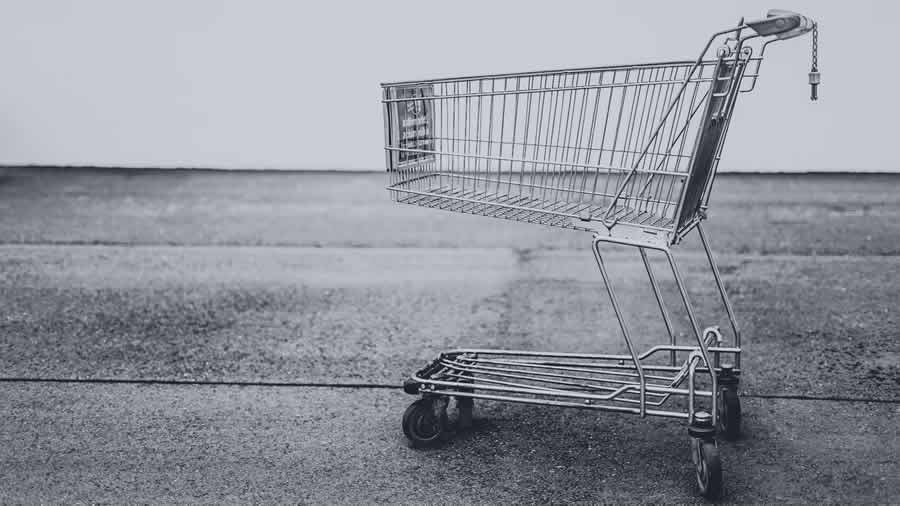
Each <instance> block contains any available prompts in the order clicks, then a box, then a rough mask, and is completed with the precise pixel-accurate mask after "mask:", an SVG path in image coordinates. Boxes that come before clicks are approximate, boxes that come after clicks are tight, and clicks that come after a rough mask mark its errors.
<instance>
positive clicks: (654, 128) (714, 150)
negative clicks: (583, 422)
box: [382, 10, 819, 498]
mask: <svg viewBox="0 0 900 506" xmlns="http://www.w3.org/2000/svg"><path fill="white" fill-rule="evenodd" d="M809 31H812V32H813V69H812V72H810V75H809V77H810V84H811V85H812V98H813V99H815V98H817V97H816V86H817V85H818V83H819V78H818V69H817V68H816V64H817V62H816V57H817V55H816V38H817V25H816V23H815V22H813V21H812V20H810V19H809V18H807V17H804V16H801V15H799V14H796V13H792V12H788V11H777V10H773V11H770V12H769V13H768V16H767V17H766V18H765V19H761V20H758V21H750V22H744V21H743V20H741V22H740V23H739V24H738V26H736V27H734V28H730V29H727V30H723V31H720V32H716V33H715V34H713V36H712V37H710V39H709V41H708V42H707V43H706V45H705V46H704V47H703V51H702V52H701V53H700V57H699V58H698V59H697V60H686V61H676V62H666V63H653V64H640V65H622V66H608V67H591V68H578V69H568V70H557V71H546V72H525V73H516V74H497V75H487V76H474V77H462V78H451V79H434V80H427V81H408V82H398V83H388V84H383V85H382V87H383V99H382V103H383V106H384V135H385V163H386V165H387V170H388V174H389V179H390V184H389V186H388V187H387V189H388V190H389V192H390V193H391V195H392V196H393V198H394V200H396V201H397V202H402V203H405V204H413V205H417V206H424V207H432V208H435V209H444V210H448V211H455V212H460V213H469V214H476V215H482V216H490V217H494V218H503V219H507V220H514V221H521V222H527V223H536V224H541V225H549V226H555V227H562V228H568V229H573V230H581V231H586V232H591V233H592V234H593V243H592V250H593V255H594V259H595V260H596V263H597V266H598V267H599V269H600V274H601V276H602V278H603V281H604V283H605V285H606V290H607V292H608V294H609V299H610V302H611V303H612V308H613V310H614V312H615V314H616V317H617V319H618V322H619V327H620V329H621V332H622V334H623V336H624V338H625V345H626V347H627V352H628V353H627V354H581V353H553V352H547V353H540V352H533V351H509V350H488V349H457V350H452V351H447V352H445V353H442V354H441V355H440V356H439V357H437V358H436V359H434V360H433V361H432V362H431V363H429V364H428V365H427V366H426V367H424V368H423V369H422V370H420V371H418V372H416V373H415V374H413V375H412V376H411V377H410V378H409V379H408V380H407V381H406V382H405V384H404V389H405V391H406V392H407V393H409V394H415V395H421V396H422V397H421V398H420V399H419V400H416V401H415V402H413V403H412V405H410V406H409V408H408V409H407V410H406V412H405V413H404V414H403V420H402V427H403V432H404V434H405V435H406V437H407V438H408V440H409V441H410V443H411V445H412V446H414V447H424V446H431V445H435V444H438V443H439V442H441V441H444V440H446V439H447V437H448V435H450V434H452V432H454V431H455V430H459V429H462V428H465V427H467V426H468V425H469V424H470V423H471V417H472V409H473V402H474V399H487V400H494V401H510V402H520V403H529V404H541V405H551V406H564V407H578V408H587V409H597V410H605V411H618V412H623V413H634V414H637V415H640V416H641V417H645V416H649V415H652V416H662V417H671V418H678V419H683V420H686V421H687V422H688V433H689V435H690V436H691V448H692V456H693V462H694V466H695V469H696V477H697V483H698V485H699V488H700V492H701V493H702V494H703V495H704V496H706V497H708V498H715V497H717V496H719V495H720V493H721V491H722V466H721V462H720V458H719V450H718V447H717V444H716V436H717V434H719V435H721V436H723V437H724V438H725V439H729V440H733V439H735V438H736V437H738V434H739V432H740V422H741V407H740V399H739V396H738V383H739V377H740V374H741V352H742V350H741V334H740V331H739V329H738V325H737V322H736V321H735V316H734V311H733V309H732V306H731V303H730V302H729V300H728V296H727V294H726V292H725V287H724V285H723V283H722V278H721V276H720V275H719V271H718V269H717V267H716V263H715V261H714V259H713V255H712V252H711V251H710V248H709V240H708V239H707V236H706V234H705V233H704V232H703V228H702V226H701V222H702V221H703V220H704V219H705V218H706V212H707V208H708V202H709V197H710V192H711V189H712V184H713V180H714V178H715V174H716V168H717V165H718V162H719V158H720V155H721V152H722V146H723V143H724V140H725V137H726V134H727V132H728V126H729V124H730V122H731V119H732V113H733V111H734V107H735V102H736V100H737V97H738V95H739V93H741V92H749V91H752V90H753V88H754V87H755V86H756V82H757V79H758V76H759V69H760V65H761V64H762V61H763V55H764V53H765V50H766V48H767V47H768V45H769V44H770V43H772V42H775V41H777V40H784V39H789V38H793V37H796V36H799V35H802V34H805V33H807V32H809ZM694 230H696V231H697V233H698V235H699V237H700V240H701V242H702V244H703V248H704V250H705V252H706V258H707V259H708V261H709V266H710V269H711V270H712V274H713V277H714V278H715V283H716V287H717V289H718V292H719V294H720V295H721V299H722V304H723V306H724V309H725V313H726V314H727V316H728V320H729V322H730V328H731V332H730V335H727V336H726V335H725V334H723V332H720V330H719V328H718V327H708V328H705V329H702V328H701V327H700V324H699V323H698V321H697V317H696V315H695V312H694V309H693V308H692V305H691V303H690V300H689V297H688V292H687V290H686V288H685V284H684V280H683V277H682V275H681V273H680V271H679V269H678V267H677V264H676V261H675V259H674V257H673V256H672V253H671V247H672V246H675V245H677V244H678V243H679V242H680V241H681V240H682V239H683V238H684V237H685V236H686V235H687V234H689V233H690V232H691V231H694ZM604 243H615V244H619V245H627V246H633V247H635V248H637V249H638V252H639V253H640V257H641V260H642V261H643V264H644V267H645V268H646V271H647V275H648V277H649V279H650V285H651V286H652V288H653V293H654V294H655V298H656V301H657V303H658V305H659V310H660V315H661V317H662V320H663V323H664V325H665V328H666V329H667V331H668V336H667V339H665V340H664V342H663V343H661V344H658V345H655V346H652V347H650V348H649V349H646V350H643V351H639V350H638V349H636V346H635V344H634V340H633V339H632V336H631V334H630V333H629V330H628V327H627V326H626V324H625V321H624V320H623V316H622V310H621V307H620V305H619V302H618V299H617V298H616V294H615V291H614V290H613V287H612V285H611V284H610V276H609V274H608V271H607V268H606V267H605V265H604V262H603V257H602V255H601V245H603V244H604ZM648 250H656V251H660V252H662V254H663V255H664V256H665V259H666V260H667V262H668V265H669V267H670V268H671V270H672V274H673V276H674V280H675V284H676V286H677V288H678V292H679V294H680V297H681V302H682V303H683V305H684V308H685V310H686V313H687V318H688V320H689V321H690V324H691V327H692V331H693V334H694V337H695V338H696V340H695V342H693V343H678V342H677V340H676V333H675V331H674V330H673V322H672V319H671V318H670V315H669V312H668V311H667V309H666V306H665V304H664V302H663V295H662V293H661V290H660V286H659V283H658V282H657V279H656V277H655V275H654V273H653V270H652V268H651V262H650V260H649V259H648V254H647V252H648ZM451 401H452V404H453V405H454V406H455V407H456V409H457V411H455V412H454V414H455V415H456V419H455V423H454V424H453V425H452V426H451V424H450V423H449V422H448V415H447V411H448V405H450V404H451Z"/></svg>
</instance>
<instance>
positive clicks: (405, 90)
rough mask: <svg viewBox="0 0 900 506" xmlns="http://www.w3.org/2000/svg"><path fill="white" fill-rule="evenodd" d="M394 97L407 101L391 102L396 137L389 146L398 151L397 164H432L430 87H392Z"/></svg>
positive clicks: (432, 94)
mask: <svg viewBox="0 0 900 506" xmlns="http://www.w3.org/2000/svg"><path fill="white" fill-rule="evenodd" d="M395 94H396V95H395V97H394V98H397V99H408V100H401V101H398V102H394V104H395V106H396V108H395V109H394V110H395V111H396V112H397V114H396V116H395V117H396V118H397V119H396V123H395V125H394V132H395V133H396V134H397V137H396V139H394V140H393V142H392V145H394V146H396V147H398V148H400V151H397V152H396V153H397V158H396V160H397V163H398V164H399V165H401V166H403V165H410V164H416V165H418V164H421V163H426V162H432V161H434V153H433V152H434V124H433V123H432V109H433V104H432V102H433V100H428V98H430V97H433V96H434V89H433V88H432V87H431V85H425V86H409V87H400V88H395ZM407 150H409V151H407Z"/></svg>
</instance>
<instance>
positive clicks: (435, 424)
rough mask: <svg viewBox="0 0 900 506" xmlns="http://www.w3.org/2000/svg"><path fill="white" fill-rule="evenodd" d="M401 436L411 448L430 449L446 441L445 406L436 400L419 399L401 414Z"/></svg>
mask: <svg viewBox="0 0 900 506" xmlns="http://www.w3.org/2000/svg"><path fill="white" fill-rule="evenodd" d="M402 425H403V434H404V435H405V436H406V438H407V439H408V440H409V444H410V446H412V447H413V448H430V447H434V446H437V445H439V444H440V443H442V442H443V441H445V440H446V438H447V436H448V432H447V405H446V403H444V402H441V401H440V400H438V399H436V398H430V399H426V398H423V399H419V400H417V401H416V402H414V403H412V404H410V405H409V407H408V408H406V411H404V412H403V423H402Z"/></svg>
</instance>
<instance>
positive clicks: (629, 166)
mask: <svg viewBox="0 0 900 506" xmlns="http://www.w3.org/2000/svg"><path fill="white" fill-rule="evenodd" d="M729 56H731V55H729ZM749 61H755V62H756V67H758V64H759V59H755V58H751V57H750V56H749V54H744V55H743V56H739V55H737V54H735V55H733V58H731V57H729V58H728V59H719V60H705V61H704V60H701V61H683V62H670V63H659V64H645V65H630V66H613V67H597V68H587V69H574V70H563V71H551V72H536V73H522V74H504V75H495V76H479V77H470V78H455V79H440V80H431V81H421V82H407V83H396V84H388V85H384V97H383V102H384V104H385V121H386V125H385V127H386V128H385V137H386V157H387V160H386V163H387V166H388V170H389V174H390V176H389V177H390V185H389V189H390V190H391V192H392V193H393V195H394V198H395V200H397V201H399V202H404V203H409V204H416V205H421V206H427V207H435V208H440V209H447V210H451V211H457V212H464V213H473V214H480V215H487V216H494V217H499V218H507V219H512V220H517V221H526V222H534V223H541V224H546V225H556V226H561V227H567V228H583V229H585V230H589V229H590V228H589V226H588V222H589V221H593V220H602V221H604V222H606V223H607V224H610V223H629V224H633V225H640V226H641V227H644V228H647V229H657V230H666V231H671V230H673V229H674V227H675V223H676V221H675V220H676V218H677V217H678V211H679V204H680V203H681V201H682V197H683V192H684V190H685V186H686V183H687V181H688V176H689V175H690V173H691V169H692V163H691V161H692V159H693V155H694V152H695V146H696V144H697V142H696V141H697V134H698V131H700V130H701V125H703V124H704V119H703V118H704V114H699V113H700V112H703V111H707V110H708V109H709V104H710V103H712V102H713V101H714V102H716V104H718V102H719V101H721V99H715V98H714V96H715V95H721V96H722V97H724V98H725V99H726V101H729V97H731V96H733V95H735V94H736V92H737V91H738V89H739V88H740V84H739V83H740V82H741V79H742V78H743V77H755V72H754V73H753V74H752V75H748V76H744V75H743V73H744V70H745V68H746V63H747V62H749ZM754 70H756V69H754ZM714 83H721V84H718V85H714ZM711 98H714V100H713V101H711V100H710V99H711ZM704 106H706V109H704ZM713 145H714V147H715V148H718V147H719V142H718V139H717V140H716V141H715V142H713ZM713 155H714V156H713V158H714V159H715V158H717V151H716V150H715V149H714V150H713ZM704 163H706V164H707V165H709V164H710V163H712V160H709V159H705V160H704ZM695 165H696V164H695ZM708 172H710V171H708V170H707V171H706V172H705V173H704V174H707V173H708ZM702 179H706V178H702ZM701 183H705V181H698V182H697V184H698V185H700V184H701ZM699 191H700V193H701V194H702V193H703V190H702V189H700V190H699ZM687 221H689V220H682V221H681V222H682V223H687Z"/></svg>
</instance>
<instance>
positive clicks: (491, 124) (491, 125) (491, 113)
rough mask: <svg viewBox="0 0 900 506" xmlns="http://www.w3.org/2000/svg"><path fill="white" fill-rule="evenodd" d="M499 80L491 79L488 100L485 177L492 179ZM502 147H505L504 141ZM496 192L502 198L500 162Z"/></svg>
mask: <svg viewBox="0 0 900 506" xmlns="http://www.w3.org/2000/svg"><path fill="white" fill-rule="evenodd" d="M496 85H497V80H496V79H491V98H490V100H488V111H489V112H488V136H487V141H488V142H487V169H486V170H485V176H486V177H490V175H489V174H488V172H490V169H491V164H492V163H493V160H494V155H493V152H492V151H491V148H493V146H494V91H495V90H496ZM503 98H504V99H506V94H505V93H504V94H503ZM500 147H501V148H502V147H503V144H502V140H501V144H500ZM495 188H496V190H495V191H494V193H495V194H496V195H497V196H498V197H499V196H500V161H499V160H498V161H497V184H496V186H495Z"/></svg>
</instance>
